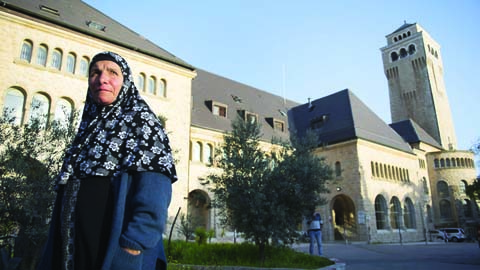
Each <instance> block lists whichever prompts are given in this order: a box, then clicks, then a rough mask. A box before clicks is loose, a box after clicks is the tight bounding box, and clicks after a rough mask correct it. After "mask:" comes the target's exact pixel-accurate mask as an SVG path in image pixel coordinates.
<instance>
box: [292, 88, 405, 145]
mask: <svg viewBox="0 0 480 270" xmlns="http://www.w3.org/2000/svg"><path fill="white" fill-rule="evenodd" d="M291 116H292V118H293V119H291V121H293V122H294V125H295V129H296V132H297V134H298V136H304V135H305V133H306V131H307V130H308V129H311V128H312V126H315V128H314V129H313V130H314V131H315V132H316V133H317V134H318V138H319V142H318V143H319V144H327V145H328V144H335V143H339V142H343V141H348V140H352V139H364V140H367V141H371V142H374V143H378V144H381V145H384V146H387V147H391V148H395V149H398V150H401V151H404V152H408V153H412V149H411V147H410V145H408V144H407V143H406V142H404V141H403V139H402V137H400V136H399V135H398V134H397V133H396V132H395V131H394V130H393V129H392V128H390V127H389V126H388V125H387V124H386V123H385V122H383V120H382V119H380V117H378V116H377V115H376V114H375V113H374V112H373V111H371V110H370V109H369V108H368V107H367V106H366V105H365V104H364V103H363V102H362V101H361V100H360V99H358V98H357V97H356V96H355V95H354V94H353V92H352V91H350V90H349V89H345V90H342V91H339V92H337V93H334V94H332V95H329V96H326V97H323V98H320V99H317V100H314V101H312V102H311V103H310V104H303V105H300V106H297V107H295V108H293V109H292V110H291Z"/></svg>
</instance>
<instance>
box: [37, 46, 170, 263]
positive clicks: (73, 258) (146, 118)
mask: <svg viewBox="0 0 480 270" xmlns="http://www.w3.org/2000/svg"><path fill="white" fill-rule="evenodd" d="M176 180H177V176H176V172H175V166H174V164H173V157H172V153H171V148H170V145H169V140H168V138H167V135H166V134H165V131H164V129H163V127H162V125H161V123H160V121H159V120H158V119H157V117H156V116H155V114H154V113H153V112H152V110H151V109H150V108H149V106H148V105H147V104H146V103H145V101H144V100H143V99H142V98H141V97H140V94H139V92H138V90H137V88H136V87H135V85H134V83H133V79H132V73H131V70H130V67H129V66H128V64H127V62H126V61H125V59H123V58H122V57H121V56H119V55H118V54H115V53H113V52H103V53H99V54H97V55H96V56H95V57H94V58H93V59H92V62H91V63H90V68H89V78H88V93H87V97H86V103H85V107H84V111H83V115H82V121H81V123H80V127H79V130H78V133H77V136H76V138H75V139H74V142H73V144H72V146H71V148H70V149H69V150H68V152H67V153H66V157H65V160H64V164H63V167H62V170H61V172H60V175H59V177H58V180H57V198H56V201H55V206H54V211H53V217H52V221H51V225H50V234H49V239H48V241H47V245H46V248H45V252H44V256H43V258H42V261H41V262H40V264H39V269H48V270H50V269H58V270H67V269H75V270H80V269H88V270H93V269H102V270H106V269H112V270H121V269H165V268H166V258H165V254H164V249H163V241H162V233H163V231H164V227H165V221H166V217H167V213H168V212H167V210H168V205H169V203H170V199H171V193H172V187H171V184H172V183H173V182H175V181H176Z"/></svg>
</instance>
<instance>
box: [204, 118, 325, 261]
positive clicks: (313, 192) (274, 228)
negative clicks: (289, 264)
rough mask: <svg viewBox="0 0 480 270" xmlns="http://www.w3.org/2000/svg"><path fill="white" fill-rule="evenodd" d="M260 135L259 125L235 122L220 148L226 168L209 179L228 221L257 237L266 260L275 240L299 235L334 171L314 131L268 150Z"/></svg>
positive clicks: (220, 162)
mask: <svg viewBox="0 0 480 270" xmlns="http://www.w3.org/2000/svg"><path fill="white" fill-rule="evenodd" d="M260 138H261V133H260V126H259V125H258V124H255V123H249V122H246V121H244V120H243V119H241V118H238V119H236V120H235V121H233V122H232V132H231V133H230V134H226V135H225V136H224V145H223V146H222V148H221V151H220V152H217V153H216V159H217V160H218V162H216V164H217V165H218V167H219V168H220V169H222V172H221V173H220V174H211V175H209V176H208V177H207V179H206V182H205V184H207V185H209V186H210V190H211V191H212V192H213V193H214V195H215V196H214V198H215V199H214V206H216V207H217V208H219V214H220V216H221V222H222V223H223V225H227V226H229V227H230V228H232V229H235V230H237V231H239V232H241V233H243V235H244V237H245V239H246V240H252V241H253V242H254V243H255V245H257V246H258V247H259V253H260V254H259V257H260V260H261V261H262V262H263V260H264V258H265V256H264V251H265V246H266V245H267V244H268V243H269V239H276V240H280V241H282V242H284V243H291V242H292V241H293V240H294V238H296V237H297V236H298V233H297V227H298V224H300V223H301V222H302V220H303V217H304V215H305V214H306V213H307V212H310V213H311V212H312V211H313V210H314V209H315V207H316V206H317V205H318V204H320V203H321V202H322V199H321V196H320V194H321V193H325V192H327V189H326V188H325V183H326V181H327V180H328V179H330V178H331V177H330V176H331V174H332V171H331V169H330V168H329V166H328V165H326V164H325V162H324V160H323V159H320V158H317V157H315V156H314V154H313V153H312V150H311V149H312V146H313V145H314V144H312V142H313V141H314V138H313V136H312V134H309V135H307V136H305V138H302V139H294V140H292V145H288V144H283V145H281V147H278V148H279V149H280V150H278V151H271V152H268V153H267V152H265V151H262V150H261V149H260Z"/></svg>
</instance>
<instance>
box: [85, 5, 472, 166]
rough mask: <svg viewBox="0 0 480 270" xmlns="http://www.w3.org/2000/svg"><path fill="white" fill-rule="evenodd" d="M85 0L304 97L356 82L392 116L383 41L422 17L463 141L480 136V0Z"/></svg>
mask: <svg viewBox="0 0 480 270" xmlns="http://www.w3.org/2000/svg"><path fill="white" fill-rule="evenodd" d="M84 2H86V3H88V4H89V5H91V6H92V7H94V8H96V9H98V10H100V11H102V12H103V13H105V14H106V15H108V16H109V17H111V18H112V19H114V20H116V21H118V22H119V23H121V24H123V25H124V26H126V27H128V28H130V29H131V30H133V31H134V32H136V33H138V34H140V35H142V36H143V37H145V38H147V39H148V40H150V41H152V42H154V43H155V44H156V45H158V46H159V47H161V48H163V49H165V50H167V51H169V52H170V53H172V54H174V55H175V56H177V57H178V58H180V59H182V60H184V61H186V62H187V63H189V64H191V65H193V66H195V67H198V68H201V69H204V70H207V71H209V72H212V73H215V74H217V75H220V76H223V77H226V78H229V79H231V80H234V81H237V82H240V83H243V84H246V85H249V86H252V87H255V88H258V89H261V90H264V91H267V92H270V93H273V94H276V95H278V96H281V97H284V98H286V99H289V100H292V101H296V102H299V103H306V102H307V101H308V98H312V99H318V98H322V97H324V96H327V95H330V94H333V93H335V92H338V91H340V90H343V89H346V88H348V89H350V90H351V91H352V92H353V93H354V94H355V95H356V96H357V97H358V98H360V99H361V100H362V101H363V102H364V103H365V104H366V105H367V106H368V107H369V108H370V109H371V110H372V111H374V112H375V113H376V114H377V115H378V116H379V117H380V118H382V119H383V120H384V121H385V123H387V124H388V123H391V119H390V103H389V95H388V83H387V79H386V77H385V75H384V71H383V63H382V56H381V51H380V48H382V47H384V46H386V45H387V41H386V38H385V36H386V35H388V34H390V33H392V32H393V31H395V30H396V29H398V28H399V27H400V26H402V25H403V24H404V22H407V23H418V24H419V25H420V26H422V27H423V28H424V29H425V30H426V31H427V32H428V33H429V34H430V35H431V37H432V38H433V39H435V40H436V41H437V42H438V43H439V44H440V46H441V48H440V53H441V55H442V58H443V69H444V80H445V86H446V89H447V95H448V98H449V101H450V107H451V110H452V117H453V121H454V123H455V130H456V135H457V143H458V149H460V150H468V149H470V148H471V147H472V145H473V144H474V143H475V142H476V141H477V140H479V139H480V123H479V121H478V120H477V119H478V109H477V108H478V107H477V106H480V104H479V102H480V89H479V87H480V83H479V78H480V68H479V67H478V65H476V63H478V62H479V60H480V46H479V44H480V0H402V1H384V0H381V1H380V0H378V1H377V0H357V1H353V0H336V1H331V0H295V1H292V0H289V1H287V0H202V1H199V0H175V1H158V0H152V1H147V0H136V1H131V0H128V1H126V0H84ZM479 165H480V164H479Z"/></svg>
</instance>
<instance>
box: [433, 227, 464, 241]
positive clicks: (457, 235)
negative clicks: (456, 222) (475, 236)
mask: <svg viewBox="0 0 480 270" xmlns="http://www.w3.org/2000/svg"><path fill="white" fill-rule="evenodd" d="M438 231H440V232H442V233H444V234H445V233H446V235H447V239H448V241H452V242H462V241H465V239H466V238H467V237H466V236H465V232H464V231H463V229H462V228H441V229H438ZM442 239H443V237H442Z"/></svg>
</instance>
